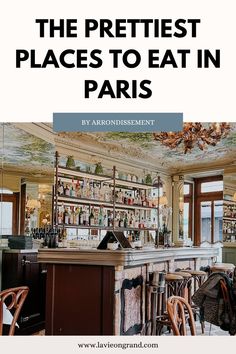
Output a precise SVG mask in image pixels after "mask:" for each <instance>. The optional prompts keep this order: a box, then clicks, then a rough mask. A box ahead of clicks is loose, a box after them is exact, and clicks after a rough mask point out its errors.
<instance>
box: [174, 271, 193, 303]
mask: <svg viewBox="0 0 236 354" xmlns="http://www.w3.org/2000/svg"><path fill="white" fill-rule="evenodd" d="M174 274H177V275H180V276H182V277H183V278H184V281H183V286H182V294H181V296H182V297H183V298H184V299H186V300H187V301H188V303H189V304H191V296H192V294H191V291H192V275H191V274H190V273H187V272H181V271H176V272H175V273H174Z"/></svg>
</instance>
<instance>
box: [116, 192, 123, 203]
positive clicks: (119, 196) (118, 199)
mask: <svg viewBox="0 0 236 354" xmlns="http://www.w3.org/2000/svg"><path fill="white" fill-rule="evenodd" d="M117 202H118V203H122V202H123V193H122V191H121V189H120V190H119V192H118V198H117Z"/></svg>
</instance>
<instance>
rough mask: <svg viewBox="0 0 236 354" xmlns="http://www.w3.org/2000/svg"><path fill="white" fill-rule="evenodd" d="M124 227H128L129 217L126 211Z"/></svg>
mask: <svg viewBox="0 0 236 354" xmlns="http://www.w3.org/2000/svg"><path fill="white" fill-rule="evenodd" d="M124 227H125V228H127V227H128V217H127V213H125V217H124Z"/></svg>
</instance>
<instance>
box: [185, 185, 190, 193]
mask: <svg viewBox="0 0 236 354" xmlns="http://www.w3.org/2000/svg"><path fill="white" fill-rule="evenodd" d="M189 193H190V185H189V184H184V195H188V194H189Z"/></svg>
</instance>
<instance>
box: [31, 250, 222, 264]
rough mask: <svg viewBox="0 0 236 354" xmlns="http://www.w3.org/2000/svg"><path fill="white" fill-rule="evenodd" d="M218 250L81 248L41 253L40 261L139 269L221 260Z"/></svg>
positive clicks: (39, 254)
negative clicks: (159, 264)
mask: <svg viewBox="0 0 236 354" xmlns="http://www.w3.org/2000/svg"><path fill="white" fill-rule="evenodd" d="M218 254H219V249H218V248H216V247H202V248H200V247H179V248H167V249H160V248H158V249H155V248H143V249H139V250H136V249H119V250H115V251H111V250H97V249H78V248H55V249H45V248H43V249H39V250H38V261H39V262H41V263H55V264H88V265H110V266H119V265H120V266H135V265H141V264H147V263H157V262H163V261H168V260H171V259H179V260H181V259H196V258H207V259H209V258H210V257H215V256H218Z"/></svg>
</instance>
